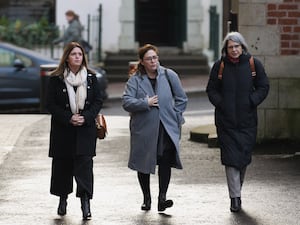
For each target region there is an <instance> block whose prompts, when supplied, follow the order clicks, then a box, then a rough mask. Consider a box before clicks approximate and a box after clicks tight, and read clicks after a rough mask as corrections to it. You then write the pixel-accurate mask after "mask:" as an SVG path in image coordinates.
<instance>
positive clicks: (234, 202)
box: [230, 197, 242, 212]
mask: <svg viewBox="0 0 300 225" xmlns="http://www.w3.org/2000/svg"><path fill="white" fill-rule="evenodd" d="M241 205H242V201H241V198H240V197H237V198H231V199H230V211H231V212H239V211H240V210H241Z"/></svg>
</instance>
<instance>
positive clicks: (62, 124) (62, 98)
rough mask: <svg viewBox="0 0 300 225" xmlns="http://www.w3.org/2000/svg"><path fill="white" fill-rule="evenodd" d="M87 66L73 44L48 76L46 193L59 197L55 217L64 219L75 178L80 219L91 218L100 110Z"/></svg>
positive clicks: (97, 91) (92, 75)
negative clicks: (49, 168)
mask: <svg viewBox="0 0 300 225" xmlns="http://www.w3.org/2000/svg"><path fill="white" fill-rule="evenodd" d="M87 65H88V63H87V59H86V56H85V54H84V51H83V48H82V46H81V45H80V44H79V43H77V42H70V43H69V44H67V46H66V47H65V49H64V52H63V55H62V58H61V60H60V63H59V65H58V67H57V69H56V70H54V71H53V72H52V74H51V77H50V80H49V85H48V96H47V108H48V110H49V112H50V113H51V131H50V149H49V157H52V174H51V187H50V193H51V194H53V195H57V196H59V197H60V200H59V206H58V210H57V213H58V214H59V215H61V216H63V215H65V214H66V207H67V198H68V194H70V193H72V192H73V177H75V180H76V183H77V191H76V196H77V197H79V198H80V199H81V209H82V213H83V219H89V218H90V217H91V212H90V199H92V197H93V179H94V178H93V157H94V156H95V155H96V150H95V149H96V140H97V139H96V138H97V136H96V126H95V118H96V116H97V114H98V113H99V111H100V109H101V106H102V99H101V93H100V87H99V85H98V81H97V78H96V76H95V73H94V72H93V71H92V70H90V69H89V68H88V66H87Z"/></svg>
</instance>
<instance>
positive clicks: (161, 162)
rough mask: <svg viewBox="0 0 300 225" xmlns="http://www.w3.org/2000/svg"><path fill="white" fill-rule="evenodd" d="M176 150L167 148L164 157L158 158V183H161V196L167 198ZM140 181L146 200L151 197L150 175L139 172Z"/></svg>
mask: <svg viewBox="0 0 300 225" xmlns="http://www.w3.org/2000/svg"><path fill="white" fill-rule="evenodd" d="M174 158H175V149H174V148H166V149H165V150H164V151H163V155H162V156H159V157H158V163H157V164H158V181H159V195H160V196H166V194H167V191H168V187H169V183H170V179H171V165H172V163H173V162H174ZM138 180H139V183H140V186H141V189H142V191H143V195H144V198H148V197H150V195H151V194H150V174H145V173H141V172H138Z"/></svg>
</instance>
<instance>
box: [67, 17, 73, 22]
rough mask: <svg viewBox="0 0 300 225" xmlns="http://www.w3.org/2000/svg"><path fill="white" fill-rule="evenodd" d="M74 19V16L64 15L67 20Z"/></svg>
mask: <svg viewBox="0 0 300 225" xmlns="http://www.w3.org/2000/svg"><path fill="white" fill-rule="evenodd" d="M73 19H74V16H70V15H66V20H67V21H68V22H70V21H72V20H73Z"/></svg>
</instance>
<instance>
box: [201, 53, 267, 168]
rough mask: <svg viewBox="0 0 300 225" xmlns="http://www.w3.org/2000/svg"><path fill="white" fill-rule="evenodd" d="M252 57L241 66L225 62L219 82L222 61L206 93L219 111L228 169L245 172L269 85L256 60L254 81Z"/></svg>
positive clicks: (243, 59) (245, 58) (217, 120)
mask: <svg viewBox="0 0 300 225" xmlns="http://www.w3.org/2000/svg"><path fill="white" fill-rule="evenodd" d="M250 57H251V56H250V54H247V55H246V54H242V55H241V56H240V59H239V62H238V63H232V62H231V61H229V59H228V58H226V57H225V58H223V59H222V60H223V61H224V70H223V73H222V74H223V76H222V79H218V72H219V67H220V63H221V60H218V61H217V62H216V63H215V64H214V66H213V68H212V70H211V73H210V78H209V82H208V85H207V89H206V92H207V94H208V97H209V100H210V102H211V103H212V104H213V105H214V106H215V107H216V108H215V124H216V126H217V133H218V140H219V142H220V147H221V150H222V151H221V159H222V163H223V164H224V165H228V166H234V167H238V168H242V167H244V166H246V165H248V164H249V163H250V162H251V152H252V149H253V147H254V145H255V142H256V132H257V106H258V105H259V104H260V103H261V102H262V101H263V100H264V99H265V98H266V96H267V94H268V91H269V81H268V78H267V76H266V73H265V70H264V68H263V66H262V64H261V62H260V61H259V60H257V59H254V62H255V70H256V76H255V78H253V77H252V74H251V68H250V63H249V58H250Z"/></svg>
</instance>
